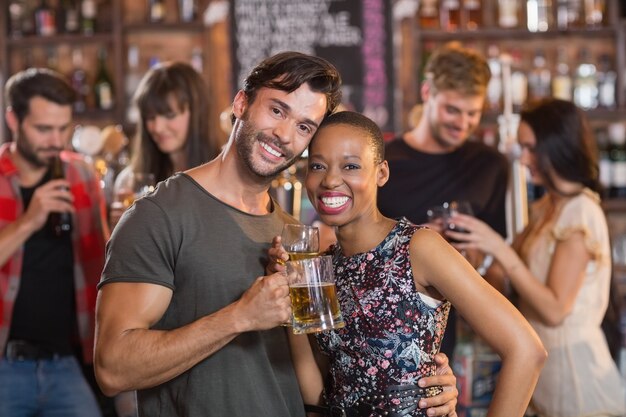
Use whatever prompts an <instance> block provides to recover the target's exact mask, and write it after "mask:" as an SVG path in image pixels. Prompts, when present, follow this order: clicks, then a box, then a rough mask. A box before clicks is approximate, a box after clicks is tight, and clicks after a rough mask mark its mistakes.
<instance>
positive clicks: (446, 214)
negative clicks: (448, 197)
mask: <svg viewBox="0 0 626 417" xmlns="http://www.w3.org/2000/svg"><path fill="white" fill-rule="evenodd" d="M455 214H468V215H470V216H473V215H474V211H473V210H472V205H471V204H470V203H469V201H464V200H458V201H457V200H454V201H450V202H445V203H443V204H442V205H440V206H434V207H431V208H429V209H428V211H427V212H426V215H427V216H428V223H430V224H433V225H437V226H438V227H439V230H438V231H439V232H440V233H443V232H444V231H445V230H452V231H454V232H459V233H466V230H463V229H461V228H459V227H458V226H456V225H455V224H454V223H453V222H452V220H451V218H452V216H454V215H455ZM448 240H450V241H451V242H454V241H453V240H451V239H448Z"/></svg>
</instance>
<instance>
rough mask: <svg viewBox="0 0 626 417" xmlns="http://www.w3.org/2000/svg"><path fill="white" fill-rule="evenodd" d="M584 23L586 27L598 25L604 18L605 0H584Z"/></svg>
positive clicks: (600, 24)
mask: <svg viewBox="0 0 626 417" xmlns="http://www.w3.org/2000/svg"><path fill="white" fill-rule="evenodd" d="M584 2H585V3H584V4H585V25H587V26H588V27H600V26H602V22H603V20H604V8H605V0H584Z"/></svg>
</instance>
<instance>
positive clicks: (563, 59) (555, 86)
mask: <svg viewBox="0 0 626 417" xmlns="http://www.w3.org/2000/svg"><path fill="white" fill-rule="evenodd" d="M567 61H568V59H567V50H566V49H564V48H559V50H558V52H557V62H556V72H555V74H554V77H553V78H552V95H553V96H554V97H555V98H560V99H561V100H568V101H571V100H572V75H571V74H570V69H569V64H568V63H567Z"/></svg>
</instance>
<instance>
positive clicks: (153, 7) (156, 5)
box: [148, 0, 165, 23]
mask: <svg viewBox="0 0 626 417" xmlns="http://www.w3.org/2000/svg"><path fill="white" fill-rule="evenodd" d="M164 17H165V4H164V1H163V0H148V20H149V21H150V22H152V23H161V22H162V21H163V18H164Z"/></svg>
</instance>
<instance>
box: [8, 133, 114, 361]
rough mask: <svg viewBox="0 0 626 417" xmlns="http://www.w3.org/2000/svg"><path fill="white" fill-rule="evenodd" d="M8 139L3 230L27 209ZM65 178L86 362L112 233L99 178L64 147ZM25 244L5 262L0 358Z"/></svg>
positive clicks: (81, 332)
mask: <svg viewBox="0 0 626 417" xmlns="http://www.w3.org/2000/svg"><path fill="white" fill-rule="evenodd" d="M9 146H10V144H9V143H6V144H4V145H2V146H1V147H0V230H1V229H3V228H4V227H6V226H7V225H9V224H11V223H13V222H15V221H16V220H17V219H18V218H19V217H20V216H21V215H22V213H23V212H24V207H23V203H22V196H21V192H20V185H19V181H18V171H17V168H16V167H15V165H14V164H13V161H11V158H10V157H9ZM61 159H62V160H63V162H64V164H65V166H66V179H67V180H68V181H69V182H70V185H71V187H70V190H71V192H72V194H73V196H74V208H75V209H76V213H75V214H74V215H73V218H72V221H73V228H72V246H73V250H74V287H75V293H76V294H75V295H76V317H77V322H78V332H79V335H80V339H81V343H82V350H83V359H84V361H85V363H91V362H92V361H93V342H94V331H95V314H94V313H95V306H96V295H97V289H96V284H98V282H99V280H100V274H101V273H102V268H103V266H104V245H105V241H106V239H108V236H109V230H108V226H107V224H106V221H105V219H106V217H105V204H104V197H103V195H102V190H101V188H100V181H99V178H98V177H97V175H96V174H95V172H94V171H93V169H92V168H91V167H90V166H89V165H88V164H87V163H86V162H85V161H84V160H83V158H82V157H81V156H80V155H78V154H76V153H72V152H67V151H64V152H62V153H61ZM23 256H24V248H23V246H22V247H21V248H20V249H18V250H17V251H15V253H14V254H13V255H12V256H11V257H10V258H9V259H8V261H7V262H6V263H5V264H4V265H1V266H0V358H1V357H2V355H3V354H4V349H5V347H6V343H7V339H8V337H9V329H10V327H11V318H12V316H13V306H14V304H15V299H16V298H17V293H18V291H19V288H20V278H21V275H22V260H23Z"/></svg>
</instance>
